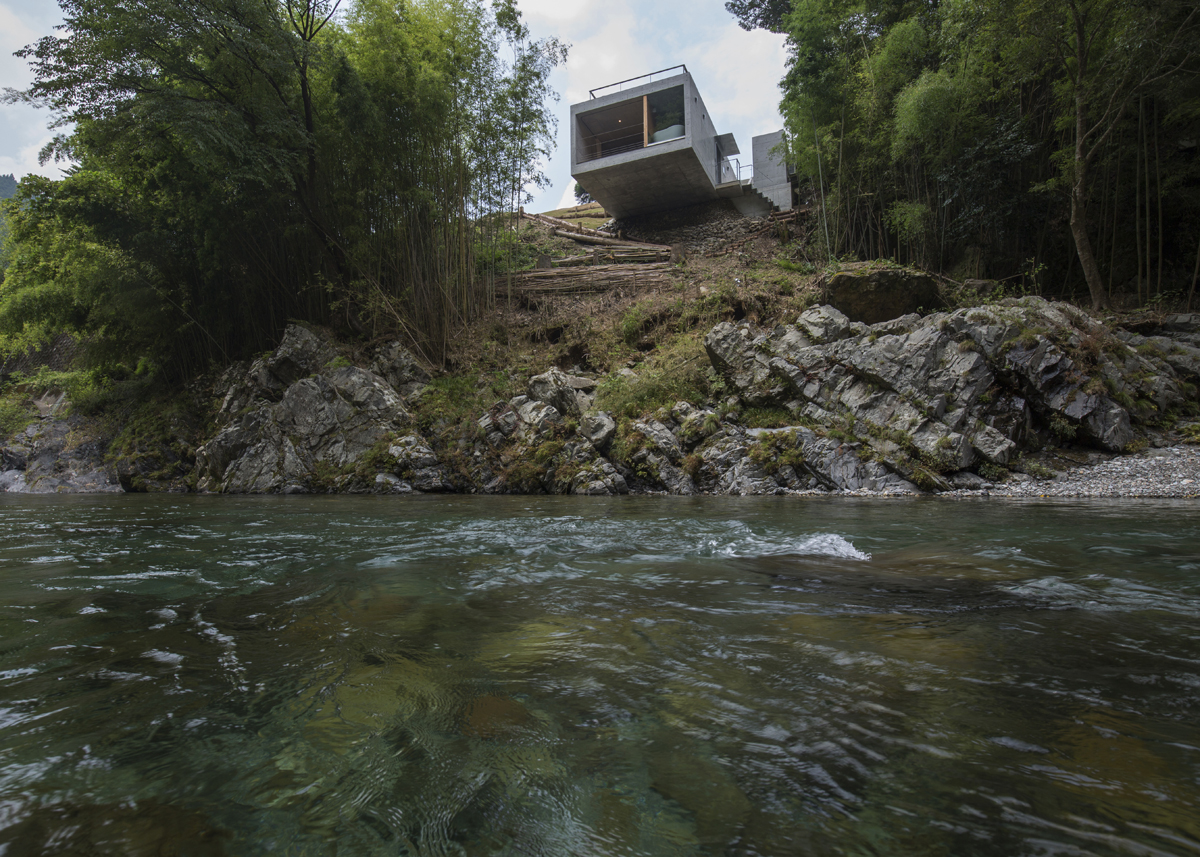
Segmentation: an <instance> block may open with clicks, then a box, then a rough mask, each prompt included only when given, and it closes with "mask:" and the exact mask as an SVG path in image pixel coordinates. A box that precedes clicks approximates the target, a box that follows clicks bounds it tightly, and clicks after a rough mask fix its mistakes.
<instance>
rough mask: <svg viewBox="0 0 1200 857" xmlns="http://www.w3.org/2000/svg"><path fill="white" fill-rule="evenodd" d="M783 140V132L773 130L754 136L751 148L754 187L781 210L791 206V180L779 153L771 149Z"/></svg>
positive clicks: (786, 209) (788, 208)
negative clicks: (752, 153) (774, 152)
mask: <svg viewBox="0 0 1200 857" xmlns="http://www.w3.org/2000/svg"><path fill="white" fill-rule="evenodd" d="M782 142H783V132H782V131H775V132H774V133H771V134H762V135H761V136H758V137H755V138H754V141H753V144H752V148H753V152H754V180H753V182H752V184H753V185H754V187H755V189H756V190H757V191H758V192H759V193H761V194H762V195H763V196H765V197H766V198H767V199H769V200H771V202H772V203H774V205H775V206H776V207H777V208H779V209H780V210H782V211H789V210H790V209H791V208H792V182H791V180H790V179H789V178H788V169H787V165H786V164H785V163H784V161H783V158H782V157H781V156H780V155H775V154H772V153H771V150H772V149H773V148H775V147H776V146H778V145H779V144H780V143H782Z"/></svg>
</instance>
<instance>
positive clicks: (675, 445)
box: [0, 298, 1200, 494]
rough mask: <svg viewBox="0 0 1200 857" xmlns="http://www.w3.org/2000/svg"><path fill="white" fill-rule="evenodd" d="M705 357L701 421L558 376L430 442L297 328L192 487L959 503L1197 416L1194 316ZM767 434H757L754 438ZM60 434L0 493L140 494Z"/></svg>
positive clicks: (13, 445) (371, 361) (375, 379)
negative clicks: (1064, 447) (121, 490)
mask: <svg viewBox="0 0 1200 857" xmlns="http://www.w3.org/2000/svg"><path fill="white" fill-rule="evenodd" d="M705 348H706V351H707V354H708V357H709V359H710V361H711V364H712V367H713V369H714V370H715V371H716V373H717V374H718V375H719V376H720V379H721V380H720V382H718V383H717V384H716V387H715V392H714V397H713V399H712V400H710V401H693V402H684V401H681V402H677V403H674V404H673V405H668V406H666V407H663V408H661V409H659V410H658V411H657V412H654V413H649V414H644V413H643V414H625V415H620V414H610V413H606V412H604V411H602V410H598V409H597V408H596V401H597V398H596V394H597V389H598V386H600V385H601V384H602V383H604V382H603V381H600V380H597V379H595V378H590V377H585V376H584V375H583V374H581V373H576V374H568V373H566V372H563V371H561V370H560V369H558V368H550V369H549V370H548V371H546V372H543V373H541V374H537V375H534V376H533V377H531V378H529V379H528V382H527V384H525V389H524V391H523V392H522V393H520V394H519V395H516V396H514V397H512V398H509V399H507V400H505V401H497V402H495V403H494V404H492V405H491V406H482V407H481V408H480V410H479V412H478V413H474V414H472V415H471V416H470V418H469V420H468V421H464V422H461V423H458V424H447V422H446V421H445V420H441V421H438V422H437V423H436V425H435V426H431V425H430V424H429V423H428V421H426V422H425V423H424V428H422V423H421V422H420V421H418V420H417V419H416V418H415V413H416V411H418V410H419V409H420V408H421V406H422V405H421V403H422V396H423V394H424V392H425V390H426V385H427V384H429V382H430V380H431V379H430V377H429V375H428V374H427V373H426V372H425V371H424V370H423V369H422V368H421V367H420V365H419V364H418V362H417V361H416V360H415V359H413V357H412V356H411V355H410V354H408V353H407V352H406V351H405V350H404V348H403V347H402V346H401V345H400V344H399V343H389V344H388V345H386V346H384V347H382V348H378V349H376V350H375V351H373V352H372V353H371V354H370V355H369V356H368V358H367V359H365V360H362V361H361V362H362V364H363V365H361V366H355V365H351V364H350V363H349V361H347V360H346V359H345V358H344V357H340V356H338V353H337V351H336V350H335V348H334V346H333V344H332V343H330V342H328V341H326V340H324V339H323V338H322V337H321V336H320V335H318V334H317V333H315V332H313V331H311V330H309V329H307V328H304V327H301V326H297V325H294V326H292V327H289V328H288V330H287V332H286V334H285V336H284V338H283V341H282V343H281V344H280V346H279V347H278V348H277V349H276V351H275V352H273V353H272V354H270V355H269V356H266V357H264V358H261V359H259V360H256V361H253V362H252V363H249V364H240V365H238V366H234V367H231V368H230V369H229V370H228V371H226V372H225V374H224V375H223V376H222V377H221V379H220V380H219V381H218V382H217V389H216V393H217V399H218V402H219V404H218V406H217V409H216V417H215V423H214V424H215V429H214V430H213V431H212V432H211V434H210V436H209V437H208V438H207V439H206V442H204V443H203V444H202V445H200V446H199V448H198V449H196V450H195V454H194V461H195V468H194V474H193V479H192V484H193V486H194V487H195V489H196V490H200V491H208V492H219V493H310V492H342V493H389V494H394V493H413V492H449V491H456V492H471V493H543V492H544V493H554V494H624V493H628V492H631V491H632V492H647V491H658V492H666V493H671V494H693V493H700V492H703V493H716V494H782V493H789V492H798V491H818V492H819V491H857V490H869V491H874V492H882V493H916V492H920V491H942V490H948V489H950V488H955V487H957V488H973V487H981V486H985V485H987V484H988V483H989V482H992V481H996V480H1001V479H1004V478H1005V477H1006V476H1007V475H1008V474H1009V473H1010V471H1012V470H1026V471H1031V470H1032V471H1033V472H1035V474H1036V467H1030V466H1027V465H1026V463H1025V459H1024V456H1025V455H1026V454H1027V453H1029V452H1030V451H1033V450H1037V449H1040V448H1042V447H1044V446H1046V445H1053V444H1061V443H1072V444H1077V445H1084V446H1090V447H1093V448H1095V449H1098V450H1104V451H1108V452H1112V453H1119V452H1123V451H1129V450H1132V449H1136V448H1138V447H1139V446H1143V445H1146V444H1150V443H1155V442H1157V441H1159V440H1160V437H1161V433H1162V430H1163V429H1164V428H1165V427H1167V426H1169V425H1174V423H1175V421H1176V420H1177V419H1178V418H1179V417H1180V416H1182V415H1186V414H1189V413H1190V414H1192V415H1195V413H1196V410H1197V389H1196V385H1197V383H1200V315H1177V316H1170V317H1167V318H1166V319H1165V320H1163V321H1162V322H1161V323H1160V324H1158V325H1157V326H1153V327H1151V328H1149V329H1144V330H1137V331H1134V330H1122V329H1109V328H1107V327H1105V326H1104V325H1102V324H1100V323H1099V322H1097V321H1096V320H1094V319H1093V318H1092V317H1091V316H1089V315H1087V314H1086V313H1084V312H1082V311H1080V310H1078V309H1076V308H1074V307H1071V306H1069V305H1066V304H1056V303H1049V302H1047V301H1044V300H1041V299H1038V298H1026V299H1021V300H1008V301H1003V302H1000V303H998V304H993V305H987V306H981V307H976V308H972V309H961V310H956V311H952V312H942V313H934V314H930V315H925V316H919V315H916V314H910V315H905V316H902V317H900V318H895V319H890V320H887V321H883V322H880V323H877V324H873V325H867V324H865V323H862V322H854V321H850V320H849V319H848V318H847V317H846V315H844V314H843V313H842V312H840V311H839V310H837V309H835V308H833V307H832V306H828V305H822V306H817V307H814V308H811V309H809V310H807V311H806V312H804V313H803V314H802V315H800V316H799V317H798V318H797V319H796V321H795V322H794V323H792V324H787V325H781V326H779V327H775V328H773V329H760V328H757V327H755V326H754V325H752V324H750V323H748V322H743V323H740V324H735V323H729V322H725V323H721V324H718V325H716V326H715V327H714V328H712V329H711V330H710V331H709V332H708V334H707V336H706V337H705ZM627 374H629V373H628V370H627ZM635 378H636V376H635ZM764 413H765V414H769V415H771V420H770V421H769V422H770V426H769V427H761V425H758V426H757V427H756V423H757V424H761V422H762V420H761V419H760V418H758V417H761V415H762V414H764ZM755 415H758V417H755ZM64 426H65V423H63V421H61V420H57V419H56V418H55V417H48V418H47V419H46V420H43V421H42V422H41V423H39V424H36V425H34V426H31V427H30V428H28V429H26V430H25V431H24V432H23V434H22V435H20V436H19V437H17V438H15V439H14V440H13V441H10V443H9V444H8V445H7V446H6V447H4V448H3V449H0V462H2V464H3V467H4V468H5V470H4V472H3V473H2V474H0V487H3V488H4V489H5V490H8V491H87V490H117V488H118V482H120V483H121V484H122V485H124V486H125V487H126V488H129V487H130V486H131V485H133V484H134V483H133V482H131V480H130V479H128V478H124V477H122V478H118V477H119V476H120V474H117V473H116V472H115V470H114V468H113V467H112V465H111V463H108V464H106V462H105V458H104V455H103V450H99V449H89V448H86V445H84V447H82V448H81V447H80V446H78V445H77V446H75V447H70V445H69V444H67V443H65V442H61V443H60V442H59V441H64V439H65V437H66V435H67V430H66V429H65V428H64ZM56 438H57V440H55V439H56ZM55 444H57V446H56V445H55ZM151 487H153V486H152V485H151Z"/></svg>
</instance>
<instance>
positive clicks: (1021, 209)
mask: <svg viewBox="0 0 1200 857" xmlns="http://www.w3.org/2000/svg"><path fill="white" fill-rule="evenodd" d="M726 5H727V8H728V9H729V10H730V11H731V12H733V13H734V14H735V15H736V16H737V17H738V18H739V19H740V21H741V23H742V25H743V26H744V27H746V28H753V27H764V28H767V29H771V30H774V31H776V32H780V33H785V34H786V35H787V37H788V45H789V48H790V60H789V65H788V69H787V74H786V77H785V78H784V80H783V82H782V84H781V86H782V89H783V96H784V97H783V112H784V117H785V120H786V123H787V128H788V133H789V149H790V151H789V155H790V157H791V158H792V160H793V163H795V164H796V166H797V169H798V172H799V173H801V174H803V175H808V176H811V178H812V187H813V196H814V201H815V202H816V203H817V205H818V206H819V207H820V208H821V210H822V213H823V221H824V222H823V224H822V227H823V228H822V230H821V232H822V235H824V234H825V230H826V229H827V234H828V236H829V239H828V243H829V247H828V248H827V249H828V251H829V253H830V254H831V255H833V256H836V257H846V256H856V257H861V258H878V257H889V258H894V259H897V260H899V261H901V262H904V263H909V264H918V265H922V266H924V267H927V268H931V269H935V270H941V271H945V272H948V273H951V274H953V275H956V277H958V278H964V277H979V278H995V279H1001V280H1009V281H1010V282H1011V283H1013V284H1020V285H1022V286H1023V287H1025V288H1037V289H1039V290H1047V289H1049V290H1050V292H1051V293H1053V294H1057V295H1064V296H1075V297H1077V298H1079V299H1087V300H1090V302H1091V303H1092V304H1093V305H1094V306H1096V307H1102V306H1105V305H1108V304H1110V303H1113V302H1117V301H1120V302H1121V303H1124V304H1132V303H1136V304H1139V305H1140V304H1144V303H1146V302H1150V301H1156V300H1162V299H1165V297H1166V296H1169V295H1171V294H1175V295H1181V294H1182V293H1183V292H1185V291H1187V290H1189V289H1190V288H1192V287H1193V284H1194V281H1195V272H1196V271H1197V270H1198V267H1197V262H1200V254H1198V249H1200V161H1198V155H1200V149H1198V141H1200V89H1198V87H1200V78H1198V77H1197V72H1200V61H1198V60H1200V4H1198V3H1197V2H1195V0H794V2H793V0H731V2H728V3H727V4H726Z"/></svg>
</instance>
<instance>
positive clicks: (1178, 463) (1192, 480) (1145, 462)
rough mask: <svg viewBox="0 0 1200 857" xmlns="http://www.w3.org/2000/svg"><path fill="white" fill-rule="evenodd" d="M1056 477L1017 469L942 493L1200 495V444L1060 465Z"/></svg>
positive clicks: (1060, 495) (1128, 495)
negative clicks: (996, 478)
mask: <svg viewBox="0 0 1200 857" xmlns="http://www.w3.org/2000/svg"><path fill="white" fill-rule="evenodd" d="M1057 463H1058V462H1055V463H1054V464H1052V465H1051V467H1052V469H1054V470H1055V472H1056V475H1055V477H1054V478H1053V479H1038V478H1034V477H1032V476H1028V475H1026V474H1023V473H1014V474H1013V475H1012V476H1011V477H1010V478H1009V479H1008V480H1007V481H1005V482H1003V483H999V484H990V483H989V484H984V485H982V486H980V487H979V488H978V489H977V490H959V491H952V492H948V493H947V494H944V495H942V496H963V497H978V496H980V495H981V494H989V495H991V496H1000V497H1171V498H1179V499H1197V498H1200V446H1174V447H1167V448H1164V449H1148V450H1145V451H1144V452H1139V453H1137V454H1135V455H1122V456H1116V457H1112V458H1107V457H1105V460H1100V461H1096V462H1095V463H1088V464H1080V465H1075V466H1070V467H1069V468H1067V469H1063V470H1058V469H1057V467H1056V466H1055V464H1057Z"/></svg>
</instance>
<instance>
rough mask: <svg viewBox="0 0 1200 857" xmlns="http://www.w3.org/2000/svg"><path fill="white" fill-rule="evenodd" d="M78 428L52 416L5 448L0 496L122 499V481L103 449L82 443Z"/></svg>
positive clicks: (0, 449) (72, 421) (91, 441)
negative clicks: (111, 496) (107, 496)
mask: <svg viewBox="0 0 1200 857" xmlns="http://www.w3.org/2000/svg"><path fill="white" fill-rule="evenodd" d="M78 422H79V421H78V420H77V419H75V418H72V417H68V418H66V419H61V418H59V417H57V416H54V415H48V416H46V417H44V418H42V419H40V420H38V421H37V422H34V423H31V424H30V425H28V426H26V427H25V428H24V429H23V430H22V431H20V432H18V433H17V435H16V436H15V437H13V438H11V439H10V440H9V443H8V445H7V446H4V447H0V493H9V494H109V493H120V492H121V490H122V488H121V484H120V481H119V479H118V478H117V473H116V471H115V469H114V468H113V467H112V466H110V465H109V464H108V463H107V462H106V460H105V448H104V446H103V444H102V443H100V442H99V441H97V440H95V439H89V438H86V437H80V436H79V434H78V433H77V432H76V429H77V427H78Z"/></svg>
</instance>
